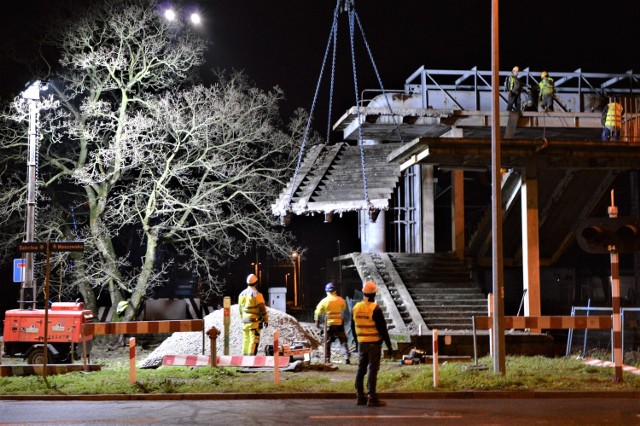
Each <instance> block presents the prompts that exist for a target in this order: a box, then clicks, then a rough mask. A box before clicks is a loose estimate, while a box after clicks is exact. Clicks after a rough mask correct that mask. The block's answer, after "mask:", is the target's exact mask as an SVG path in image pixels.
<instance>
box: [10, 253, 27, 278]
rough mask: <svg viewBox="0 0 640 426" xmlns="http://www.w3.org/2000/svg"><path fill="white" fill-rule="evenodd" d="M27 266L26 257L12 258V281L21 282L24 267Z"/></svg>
mask: <svg viewBox="0 0 640 426" xmlns="http://www.w3.org/2000/svg"><path fill="white" fill-rule="evenodd" d="M26 266H27V260H26V259H13V282H14V283H21V282H22V278H23V277H24V268H25V267H26Z"/></svg>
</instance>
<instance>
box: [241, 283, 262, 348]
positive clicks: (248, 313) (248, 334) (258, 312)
mask: <svg viewBox="0 0 640 426" xmlns="http://www.w3.org/2000/svg"><path fill="white" fill-rule="evenodd" d="M257 285H258V277H256V276H255V275H254V274H249V276H247V288H246V289H244V290H242V293H240V296H239V297H238V307H239V309H240V320H241V321H242V355H256V354H257V353H258V345H259V344H260V328H261V327H267V325H268V323H269V317H268V316H267V308H266V306H265V303H264V296H263V295H262V293H260V292H259V291H258V289H257V288H256V286H257Z"/></svg>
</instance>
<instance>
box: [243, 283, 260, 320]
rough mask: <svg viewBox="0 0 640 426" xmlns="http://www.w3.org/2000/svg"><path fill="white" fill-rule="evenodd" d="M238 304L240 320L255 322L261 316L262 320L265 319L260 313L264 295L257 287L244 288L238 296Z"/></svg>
mask: <svg viewBox="0 0 640 426" xmlns="http://www.w3.org/2000/svg"><path fill="white" fill-rule="evenodd" d="M238 305H239V306H240V318H242V322H257V321H258V320H259V319H260V317H261V316H262V320H263V321H267V318H265V317H264V315H261V314H260V305H264V296H263V295H262V293H260V292H259V291H258V289H257V288H255V287H252V286H249V287H247V288H246V289H244V290H243V291H242V293H240V296H239V297H238Z"/></svg>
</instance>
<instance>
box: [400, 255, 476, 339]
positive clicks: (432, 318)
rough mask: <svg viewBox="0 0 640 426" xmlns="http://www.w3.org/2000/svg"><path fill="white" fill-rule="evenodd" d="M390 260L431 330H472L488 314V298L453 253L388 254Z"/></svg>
mask: <svg viewBox="0 0 640 426" xmlns="http://www.w3.org/2000/svg"><path fill="white" fill-rule="evenodd" d="M388 255H389V258H390V260H391V262H392V263H393V265H394V267H395V270H396V271H397V273H398V274H399V276H400V278H401V280H402V282H403V284H404V286H405V287H406V289H407V291H408V293H409V294H410V296H411V298H412V300H413V304H414V305H415V307H416V309H417V310H418V312H419V313H420V315H421V316H422V318H423V319H424V322H425V323H426V325H427V327H428V328H429V329H434V328H435V329H438V330H439V331H444V330H459V331H463V330H470V329H471V328H472V325H471V318H472V317H473V316H486V315H487V301H486V297H485V296H484V295H483V294H482V292H481V291H480V288H479V287H478V285H477V284H476V283H475V282H474V281H473V280H472V279H471V275H470V272H469V270H468V269H467V268H466V267H465V265H464V264H463V263H462V262H461V261H460V260H459V259H458V258H457V257H455V256H454V255H453V254H452V253H389V254H388Z"/></svg>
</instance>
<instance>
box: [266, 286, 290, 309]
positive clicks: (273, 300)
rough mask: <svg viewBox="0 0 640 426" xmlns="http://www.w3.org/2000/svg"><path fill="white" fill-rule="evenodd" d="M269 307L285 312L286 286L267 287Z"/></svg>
mask: <svg viewBox="0 0 640 426" xmlns="http://www.w3.org/2000/svg"><path fill="white" fill-rule="evenodd" d="M269 307H270V308H271V309H277V310H279V311H281V312H285V313H286V312H287V288H286V287H271V288H270V289H269Z"/></svg>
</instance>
